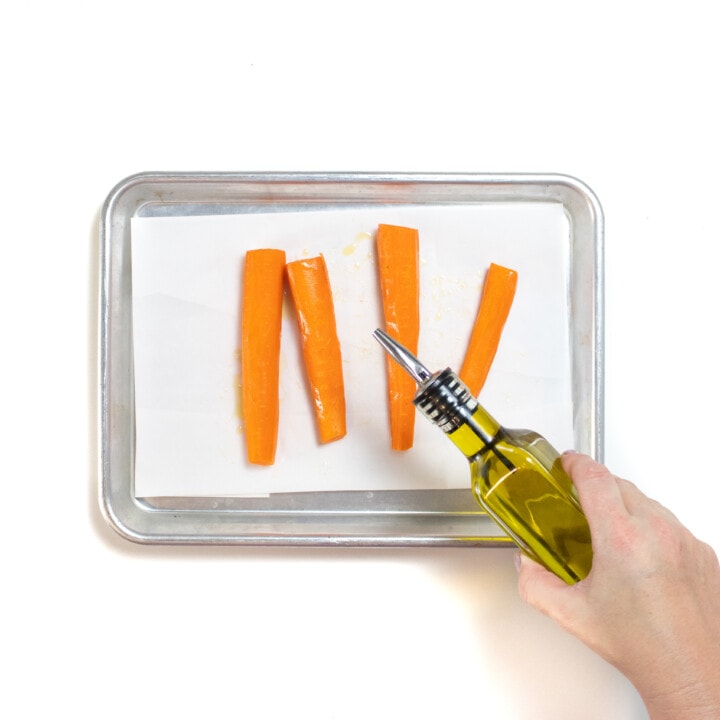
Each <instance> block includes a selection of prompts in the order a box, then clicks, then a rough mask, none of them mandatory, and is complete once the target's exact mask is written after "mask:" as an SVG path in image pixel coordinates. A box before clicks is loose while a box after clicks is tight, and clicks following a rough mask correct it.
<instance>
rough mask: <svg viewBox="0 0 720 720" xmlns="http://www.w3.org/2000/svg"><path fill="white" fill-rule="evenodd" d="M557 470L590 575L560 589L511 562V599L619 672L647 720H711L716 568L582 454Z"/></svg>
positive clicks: (719, 691) (716, 696) (654, 508)
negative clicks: (566, 487) (588, 543)
mask: <svg viewBox="0 0 720 720" xmlns="http://www.w3.org/2000/svg"><path fill="white" fill-rule="evenodd" d="M562 462H563V466H564V467H565V470H566V471H567V473H568V474H569V475H570V477H571V478H572V480H573V483H574V484H575V487H576V488H577V492H578V497H579V498H580V503H581V505H582V507H583V510H584V511H585V514H586V516H587V519H588V524H589V525H590V532H591V536H592V544H593V565H592V570H591V571H590V574H589V575H588V576H587V577H586V578H585V579H584V580H582V581H580V582H578V583H576V584H575V585H566V584H565V583H564V582H563V581H562V580H559V579H558V578H557V577H555V575H553V574H552V573H550V572H548V571H547V570H545V569H544V568H543V567H541V566H540V565H538V564H537V563H535V562H533V561H532V560H530V559H529V558H528V557H527V556H525V555H523V554H520V556H519V559H520V562H519V592H520V596H521V597H522V598H523V599H524V600H525V601H526V602H528V603H529V604H530V605H532V606H533V607H535V608H537V609H538V610H540V611H541V612H542V613H544V614H545V615H547V616H549V617H550V618H551V619H553V620H554V621H556V622H557V623H558V624H559V625H560V626H561V627H563V628H565V629H566V630H567V631H568V632H570V633H572V634H573V635H575V636H576V637H578V638H579V639H580V640H582V641H583V642H584V643H585V644H586V645H587V646H588V647H590V648H591V649H592V650H594V651H595V652H597V653H598V654H599V655H601V656H602V657H603V658H605V659H606V660H607V661H608V662H610V663H611V664H612V665H614V666H615V667H616V668H618V670H620V671H621V672H622V673H623V674H624V675H625V676H626V677H627V678H628V679H629V680H630V681H631V682H632V683H633V684H634V685H635V687H636V688H637V690H638V692H639V693H640V695H641V697H642V698H643V700H644V702H645V705H646V707H647V709H648V711H649V713H650V717H651V718H652V720H666V719H668V720H669V719H670V718H672V720H681V719H682V720H690V719H691V718H692V720H704V719H705V718H714V719H716V720H717V718H720V565H719V564H718V559H717V557H716V555H715V553H714V552H713V550H712V548H711V547H710V546H709V545H707V544H705V543H703V542H701V541H699V540H698V539H696V538H695V537H694V536H693V535H692V534H691V533H690V532H689V531H688V530H687V529H686V528H685V527H684V526H683V525H682V524H681V523H680V522H679V521H678V519H677V518H676V517H675V516H674V515H673V514H672V513H671V512H670V511H669V510H667V509H666V508H665V507H663V506H662V505H661V504H660V503H658V502H656V501H654V500H651V499H650V498H648V497H647V496H646V495H644V494H643V493H642V492H641V491H640V490H639V489H638V488H637V487H636V486H635V485H634V484H633V483H631V482H629V481H627V480H624V479H622V478H618V477H616V476H614V475H613V474H612V473H611V472H610V471H609V470H608V469H607V468H606V467H604V466H603V465H600V464H598V463H596V462H594V461H593V460H592V459H591V458H589V457H588V456H586V455H581V454H578V453H566V454H565V455H563V458H562Z"/></svg>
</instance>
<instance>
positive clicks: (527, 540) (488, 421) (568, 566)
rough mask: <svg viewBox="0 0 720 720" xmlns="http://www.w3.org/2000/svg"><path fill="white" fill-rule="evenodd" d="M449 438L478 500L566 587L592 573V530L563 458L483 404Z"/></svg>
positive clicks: (540, 438) (542, 439) (516, 540)
mask: <svg viewBox="0 0 720 720" xmlns="http://www.w3.org/2000/svg"><path fill="white" fill-rule="evenodd" d="M448 437H449V438H450V440H452V441H453V442H454V443H455V445H456V446H457V447H458V448H459V449H460V450H461V451H462V452H463V454H465V456H466V457H467V459H468V461H469V462H470V468H471V482H472V489H473V493H474V495H475V498H476V499H477V501H478V502H479V503H480V505H481V506H482V507H483V509H484V510H485V511H486V512H487V513H488V515H490V516H491V517H492V518H493V519H494V520H495V521H496V522H497V523H498V525H500V527H502V528H503V529H504V530H505V532H507V533H508V535H509V536H510V537H511V538H512V539H513V540H514V541H515V542H516V544H517V545H518V546H519V547H520V548H521V549H522V550H523V551H524V552H525V553H526V554H528V555H529V556H530V557H532V558H533V559H534V560H536V561H537V562H539V563H540V564H542V565H543V566H545V567H546V568H547V569H548V570H550V571H551V572H553V573H555V575H557V576H558V577H560V578H561V579H563V580H564V581H565V582H566V583H568V584H572V583H574V582H577V581H578V580H582V579H583V578H584V577H586V576H587V574H588V573H589V572H590V568H591V565H592V546H591V543H590V529H589V527H588V524H587V520H586V518H585V515H584V513H583V511H582V508H581V507H580V503H579V502H578V499H577V495H576V492H575V488H574V487H573V485H572V481H571V480H570V478H569V477H568V475H567V473H566V472H565V471H564V470H563V468H562V464H561V462H560V455H559V453H558V452H557V451H556V450H555V449H554V448H553V447H552V446H551V445H550V443H549V442H548V441H547V440H545V438H543V437H542V436H541V435H539V434H538V433H536V432H532V431H529V430H510V429H506V428H503V427H502V426H500V425H499V424H498V423H497V422H496V421H495V420H494V419H493V418H492V417H491V416H490V415H489V414H488V413H487V412H486V411H485V410H484V409H483V408H482V407H481V406H480V405H477V407H476V409H475V411H474V412H473V413H472V415H471V416H470V417H469V418H467V419H466V422H464V423H462V425H461V426H460V427H458V428H457V429H456V430H454V431H452V432H450V433H448Z"/></svg>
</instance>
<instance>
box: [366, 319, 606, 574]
mask: <svg viewBox="0 0 720 720" xmlns="http://www.w3.org/2000/svg"><path fill="white" fill-rule="evenodd" d="M374 336H375V338H376V339H377V340H378V342H379V343H380V344H381V345H382V346H383V348H385V350H386V351H387V352H388V354H389V355H390V356H391V357H392V358H393V359H394V360H396V361H397V362H398V363H399V364H400V365H401V366H402V367H403V368H405V370H407V372H408V373H409V374H410V375H411V376H412V377H413V378H414V380H415V382H416V383H417V384H418V390H417V393H416V394H415V398H414V400H413V403H414V404H415V406H416V407H417V408H418V410H419V411H420V412H421V413H422V414H423V415H424V416H425V417H427V418H428V419H429V420H430V421H431V422H432V423H433V424H434V425H437V426H438V427H439V428H440V429H441V430H442V431H443V432H444V433H445V434H446V435H447V437H448V438H450V440H452V442H453V443H454V444H455V446H456V447H457V448H458V449H459V450H460V452H462V453H463V455H465V457H466V458H467V459H468V461H469V463H470V471H471V483H472V490H473V493H474V495H475V498H476V499H477V501H478V502H479V503H480V505H481V506H482V508H483V509H484V510H485V511H486V512H487V514H488V515H489V516H490V517H491V518H493V520H495V522H496V523H497V524H498V525H499V526H500V527H501V528H502V529H503V530H504V531H505V532H506V533H507V534H508V535H509V536H510V537H511V538H512V539H513V540H514V541H515V543H516V544H517V545H518V547H520V549H521V550H522V551H523V552H525V553H526V554H527V555H529V556H530V557H531V558H533V559H534V560H536V561H537V562H539V563H540V564H542V565H544V566H545V567H546V568H547V569H548V570H550V571H551V572H553V573H555V575H557V576H558V577H559V578H561V579H562V580H564V581H565V582H566V583H568V584H573V583H575V582H577V581H578V580H582V579H583V578H584V577H585V576H586V575H587V574H588V573H589V572H590V567H591V565H592V547H591V544H590V529H589V527H588V524H587V520H586V518H585V515H584V513H583V511H582V508H581V507H580V503H579V502H578V499H577V494H576V492H575V488H574V487H573V484H572V481H571V480H570V478H569V477H568V475H567V473H566V472H565V471H564V470H563V468H562V465H561V462H560V455H559V453H558V452H557V451H556V450H555V449H554V448H553V447H552V446H551V445H550V443H548V441H547V440H545V438H543V437H542V436H541V435H538V434H537V433H536V432H532V431H530V430H510V429H507V428H504V427H502V426H501V425H500V423H498V422H497V420H495V419H494V418H493V417H492V416H491V415H490V414H489V413H488V412H487V411H486V410H485V409H484V408H483V407H482V406H481V405H480V403H478V401H477V400H476V399H475V398H474V397H473V396H472V394H471V393H470V391H469V390H468V388H467V387H466V386H465V384H464V383H463V382H462V381H461V380H460V378H459V377H458V376H457V375H456V374H455V373H454V372H453V371H452V370H450V369H449V368H448V369H446V370H442V371H440V372H436V373H431V372H430V371H429V370H428V369H427V368H426V367H425V366H424V365H422V363H420V361H419V360H418V359H417V358H416V357H415V356H414V355H412V354H411V353H410V352H409V351H408V350H407V349H406V348H405V347H403V346H402V345H401V344H400V343H398V342H397V341H395V340H393V339H392V338H391V337H390V336H389V335H387V333H385V332H383V331H382V330H379V329H378V330H376V331H375V333H374Z"/></svg>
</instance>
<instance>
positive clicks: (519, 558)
mask: <svg viewBox="0 0 720 720" xmlns="http://www.w3.org/2000/svg"><path fill="white" fill-rule="evenodd" d="M521 565H522V555H521V553H519V552H516V553H515V569H516V570H517V571H518V572H520V566H521Z"/></svg>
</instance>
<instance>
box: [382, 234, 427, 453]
mask: <svg viewBox="0 0 720 720" xmlns="http://www.w3.org/2000/svg"><path fill="white" fill-rule="evenodd" d="M418 245H419V241H418V231H417V230H415V229H413V228H406V227H401V226H398V225H379V226H378V231H377V252H378V269H379V272H380V291H381V294H382V304H383V314H384V316H385V332H387V334H388V335H390V336H391V337H393V338H394V339H395V340H397V341H398V342H400V343H402V344H403V345H404V346H405V347H406V348H407V349H408V350H410V352H411V353H413V355H417V351H418V337H419V334H420V268H419V266H420V262H419V249H418ZM387 382H388V407H389V412H390V443H391V447H392V449H393V450H409V449H410V448H411V447H412V446H413V439H414V434H415V414H416V411H415V406H414V405H413V404H412V400H413V397H414V396H415V391H416V389H417V388H416V385H415V382H414V381H413V379H412V378H411V377H410V376H409V375H408V374H407V373H406V372H405V371H404V370H403V369H402V368H401V367H400V366H399V365H398V364H397V363H396V362H394V361H393V360H391V359H390V358H388V359H387Z"/></svg>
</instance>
